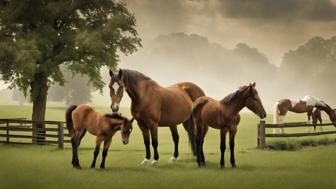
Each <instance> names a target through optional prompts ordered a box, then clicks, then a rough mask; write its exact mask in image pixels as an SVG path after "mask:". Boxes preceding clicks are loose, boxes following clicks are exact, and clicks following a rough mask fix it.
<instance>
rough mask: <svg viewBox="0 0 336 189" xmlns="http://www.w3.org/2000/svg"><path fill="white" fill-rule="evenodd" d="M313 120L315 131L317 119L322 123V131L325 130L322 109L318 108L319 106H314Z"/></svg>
mask: <svg viewBox="0 0 336 189" xmlns="http://www.w3.org/2000/svg"><path fill="white" fill-rule="evenodd" d="M312 121H313V125H314V131H315V130H316V125H317V121H319V122H320V125H321V131H323V128H322V116H321V110H320V109H318V108H317V107H314V108H313V112H312ZM308 132H309V127H308Z"/></svg>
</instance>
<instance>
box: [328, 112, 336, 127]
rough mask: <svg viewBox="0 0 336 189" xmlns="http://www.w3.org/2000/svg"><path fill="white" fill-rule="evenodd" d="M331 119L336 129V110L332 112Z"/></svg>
mask: <svg viewBox="0 0 336 189" xmlns="http://www.w3.org/2000/svg"><path fill="white" fill-rule="evenodd" d="M329 118H330V120H331V121H332V123H333V124H334V126H335V127H336V109H333V110H332V112H331V115H329Z"/></svg>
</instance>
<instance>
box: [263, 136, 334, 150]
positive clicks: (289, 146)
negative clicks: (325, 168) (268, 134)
mask: <svg viewBox="0 0 336 189" xmlns="http://www.w3.org/2000/svg"><path fill="white" fill-rule="evenodd" d="M335 143H336V139H330V138H322V139H303V140H276V141H272V142H269V143H268V144H267V147H268V149H270V150H286V151H296V150H300V149H302V148H304V147H315V146H320V145H330V144H335Z"/></svg>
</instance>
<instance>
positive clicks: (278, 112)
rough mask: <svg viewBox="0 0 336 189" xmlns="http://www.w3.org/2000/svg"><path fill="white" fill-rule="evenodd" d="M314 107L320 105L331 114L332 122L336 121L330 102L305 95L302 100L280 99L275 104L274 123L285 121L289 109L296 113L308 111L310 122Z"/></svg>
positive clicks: (282, 130)
mask: <svg viewBox="0 0 336 189" xmlns="http://www.w3.org/2000/svg"><path fill="white" fill-rule="evenodd" d="M314 107H320V109H323V110H324V111H325V112H326V113H327V114H328V115H329V117H330V120H331V121H332V122H335V121H336V120H335V114H334V113H333V111H332V109H331V108H330V106H329V105H328V104H326V103H325V102H323V101H321V100H318V99H315V98H313V97H311V96H305V97H304V98H303V99H302V100H299V101H295V100H290V99H280V100H278V101H277V102H276V103H275V106H274V115H273V116H274V117H273V123H274V124H282V123H284V119H285V116H286V114H287V112H288V111H290V112H294V113H307V117H308V122H310V119H311V116H312V111H313V108H314ZM273 133H275V129H273ZM281 133H284V129H283V128H281Z"/></svg>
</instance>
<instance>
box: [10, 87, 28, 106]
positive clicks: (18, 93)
mask: <svg viewBox="0 0 336 189" xmlns="http://www.w3.org/2000/svg"><path fill="white" fill-rule="evenodd" d="M12 92H13V95H12V99H13V100H14V101H18V102H19V105H20V106H22V105H23V104H24V103H25V102H28V101H29V100H28V99H27V98H26V97H25V96H24V94H23V93H22V91H19V90H13V91H12Z"/></svg>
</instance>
